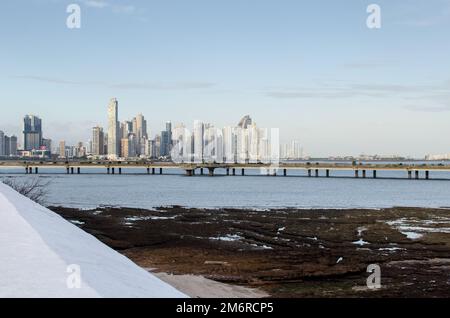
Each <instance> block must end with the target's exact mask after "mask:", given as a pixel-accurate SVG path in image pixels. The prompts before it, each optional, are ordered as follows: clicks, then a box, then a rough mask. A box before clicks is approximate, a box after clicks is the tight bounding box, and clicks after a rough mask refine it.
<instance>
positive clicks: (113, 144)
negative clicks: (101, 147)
mask: <svg viewBox="0 0 450 318" xmlns="http://www.w3.org/2000/svg"><path fill="white" fill-rule="evenodd" d="M120 140H121V138H120V125H119V102H118V101H117V99H115V98H113V99H111V101H110V102H109V106H108V157H109V158H110V159H116V158H118V157H119V156H120Z"/></svg>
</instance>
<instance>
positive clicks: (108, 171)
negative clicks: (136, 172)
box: [67, 167, 111, 174]
mask: <svg viewBox="0 0 450 318" xmlns="http://www.w3.org/2000/svg"><path fill="white" fill-rule="evenodd" d="M106 172H107V173H108V174H110V173H111V168H110V167H108V168H106ZM67 173H69V168H67Z"/></svg>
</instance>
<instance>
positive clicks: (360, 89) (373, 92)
mask: <svg viewBox="0 0 450 318" xmlns="http://www.w3.org/2000/svg"><path fill="white" fill-rule="evenodd" d="M448 93H450V89H449V88H448V87H447V86H446V85H400V84H377V83H369V84H346V85H341V86H333V85H329V84H327V85H322V86H321V87H313V88H305V87H303V88H296V89H295V88H278V89H272V90H266V92H265V95H266V96H268V97H271V98H279V99H300V98H322V99H323V98H325V99H326V98H331V99H335V98H352V97H361V96H363V97H374V98H384V97H392V96H401V97H404V98H408V97H409V98H411V96H416V95H417V94H422V95H424V94H428V95H433V96H437V95H438V94H448Z"/></svg>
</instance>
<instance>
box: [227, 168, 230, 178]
mask: <svg viewBox="0 0 450 318" xmlns="http://www.w3.org/2000/svg"><path fill="white" fill-rule="evenodd" d="M229 175H230V168H227V176H229Z"/></svg>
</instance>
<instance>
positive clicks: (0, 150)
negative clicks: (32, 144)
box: [0, 130, 17, 157]
mask: <svg viewBox="0 0 450 318" xmlns="http://www.w3.org/2000/svg"><path fill="white" fill-rule="evenodd" d="M15 155H17V137H16V136H11V137H9V136H7V135H5V133H4V132H3V131H1V130H0V157H10V156H15Z"/></svg>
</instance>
